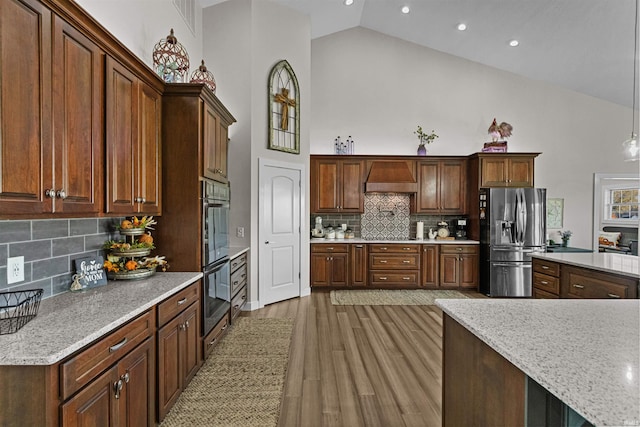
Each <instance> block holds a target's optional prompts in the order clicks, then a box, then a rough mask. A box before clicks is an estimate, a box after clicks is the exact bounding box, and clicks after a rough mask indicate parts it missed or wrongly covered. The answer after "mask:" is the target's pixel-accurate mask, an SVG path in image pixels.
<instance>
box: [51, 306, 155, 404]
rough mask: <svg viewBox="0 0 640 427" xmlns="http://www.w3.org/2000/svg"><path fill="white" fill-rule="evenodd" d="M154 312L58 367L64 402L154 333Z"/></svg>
mask: <svg viewBox="0 0 640 427" xmlns="http://www.w3.org/2000/svg"><path fill="white" fill-rule="evenodd" d="M155 326H156V325H155V311H154V310H153V309H151V310H149V311H147V312H146V313H144V314H142V315H141V316H139V317H138V318H136V319H135V320H132V321H130V322H129V323H127V324H125V325H123V326H121V327H119V328H118V329H117V330H116V331H114V332H113V333H111V334H110V335H107V336H106V337H104V338H101V339H100V340H99V341H98V342H96V343H95V344H93V345H91V346H90V347H88V348H86V349H84V350H82V351H81V352H80V353H78V354H77V355H75V356H73V357H71V358H70V359H69V360H67V361H66V362H64V363H62V364H61V365H60V394H61V395H62V400H65V399H67V398H68V397H69V396H71V395H72V394H73V393H75V392H76V391H78V390H79V389H80V388H81V387H83V386H84V385H86V384H88V383H89V382H90V381H92V380H93V379H94V378H96V377H97V376H98V375H99V374H100V373H102V372H103V371H104V370H105V369H107V368H108V367H109V366H111V365H112V364H114V363H115V362H116V361H118V360H119V359H120V358H122V357H123V356H124V355H125V354H127V353H128V352H129V351H131V350H132V349H134V348H135V347H136V346H137V345H138V344H140V343H141V342H143V341H144V340H146V339H147V338H148V337H150V336H152V335H153V334H154V332H155Z"/></svg>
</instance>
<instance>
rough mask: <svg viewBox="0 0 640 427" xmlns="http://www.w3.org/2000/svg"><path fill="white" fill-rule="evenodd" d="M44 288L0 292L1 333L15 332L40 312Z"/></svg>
mask: <svg viewBox="0 0 640 427" xmlns="http://www.w3.org/2000/svg"><path fill="white" fill-rule="evenodd" d="M43 292H44V289H31V290H26V291H14V292H0V335H5V334H13V333H16V332H18V330H19V329H20V328H22V327H23V326H24V325H26V324H27V322H29V321H30V320H31V319H33V318H34V317H36V315H37V314H38V308H39V307H40V300H41V299H42V294H43Z"/></svg>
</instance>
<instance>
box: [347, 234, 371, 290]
mask: <svg viewBox="0 0 640 427" xmlns="http://www.w3.org/2000/svg"><path fill="white" fill-rule="evenodd" d="M349 246H350V247H349V252H350V258H349V260H350V261H349V270H351V283H350V285H351V286H353V287H359V286H367V276H368V274H367V273H368V255H367V254H368V251H367V245H365V244H363V243H357V244H351V245H349Z"/></svg>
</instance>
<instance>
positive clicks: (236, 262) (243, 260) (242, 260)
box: [231, 252, 247, 272]
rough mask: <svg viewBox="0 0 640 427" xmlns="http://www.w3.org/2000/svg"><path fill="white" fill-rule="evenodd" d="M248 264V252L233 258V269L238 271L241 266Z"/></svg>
mask: <svg viewBox="0 0 640 427" xmlns="http://www.w3.org/2000/svg"><path fill="white" fill-rule="evenodd" d="M246 264H247V253H246V252H245V253H243V254H242V255H240V256H237V257H236V258H234V259H232V260H231V271H232V272H233V271H236V270H237V269H238V268H240V267H241V266H243V265H246Z"/></svg>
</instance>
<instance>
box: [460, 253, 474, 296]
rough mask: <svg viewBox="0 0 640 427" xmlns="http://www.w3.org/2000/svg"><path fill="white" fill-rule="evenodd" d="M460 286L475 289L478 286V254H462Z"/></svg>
mask: <svg viewBox="0 0 640 427" xmlns="http://www.w3.org/2000/svg"><path fill="white" fill-rule="evenodd" d="M459 263H460V278H459V279H460V281H459V284H460V287H461V288H467V289H475V288H477V287H478V255H476V254H462V255H460V260H459Z"/></svg>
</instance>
